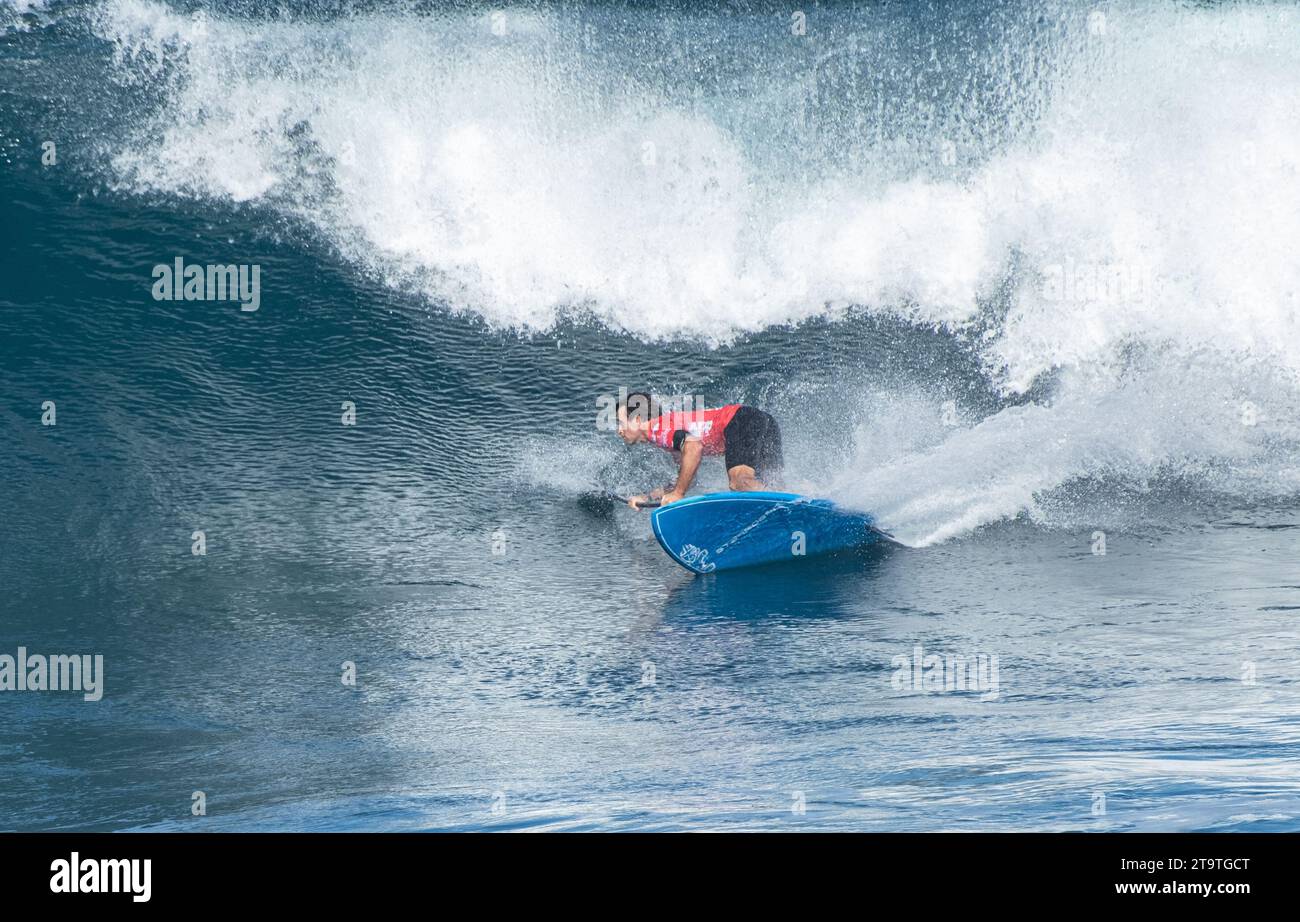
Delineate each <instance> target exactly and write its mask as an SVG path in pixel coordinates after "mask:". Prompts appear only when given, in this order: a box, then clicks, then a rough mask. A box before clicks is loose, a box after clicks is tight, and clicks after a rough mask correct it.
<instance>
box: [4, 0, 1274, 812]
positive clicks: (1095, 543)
mask: <svg viewBox="0 0 1300 922" xmlns="http://www.w3.org/2000/svg"><path fill="white" fill-rule="evenodd" d="M790 6H791V5H789V4H785V5H777V4H770V5H769V4H761V3H755V4H700V3H689V4H687V3H682V4H677V5H675V6H674V5H663V6H655V5H649V4H640V3H627V4H621V5H620V4H605V3H601V4H595V3H591V4H576V3H564V4H554V5H551V4H546V5H530V6H513V5H509V6H507V5H503V6H502V7H500V8H499V9H490V8H488V7H485V6H481V5H479V4H470V3H462V4H428V3H368V4H355V5H352V4H345V3H342V2H330V3H319V4H314V3H306V2H301V0H299V2H290V3H260V2H253V0H243V2H225V3H201V4H200V3H182V2H178V0H172V2H161V0H88V2H79V3H73V2H63V0H0V203H3V208H4V213H3V216H4V220H3V229H2V230H0V238H2V240H3V245H2V246H0V462H2V463H3V472H4V473H3V476H2V477H0V588H2V589H3V591H2V592H0V653H7V654H11V655H12V654H14V653H16V651H17V648H18V647H19V646H25V647H26V648H27V649H28V650H29V651H30V652H34V653H42V654H99V655H102V656H103V658H104V660H103V662H104V673H103V676H104V686H103V698H102V700H99V701H96V702H87V701H84V700H83V698H82V696H81V695H80V694H77V693H75V692H54V691H48V692H39V691H23V692H20V691H0V828H3V829H18V830H37V829H54V830H66V829H95V830H100V829H112V830H124V829H126V830H139V829H174V830H232V829H257V830H269V829H310V830H315V829H324V830H355V829H550V830H556V829H563V830H630V829H693V830H694V829H755V830H759V829H762V830H805V829H840V830H848V829H860V830H900V831H901V830H906V831H913V830H937V829H960V830H1061V829H1078V830H1099V831H1105V830H1282V829H1286V830H1295V829H1297V828H1300V769H1298V768H1297V765H1300V663H1298V662H1297V647H1298V646H1300V632H1298V631H1297V623H1298V620H1300V460H1297V459H1298V458H1300V455H1298V454H1297V452H1298V450H1300V321H1298V319H1297V308H1300V261H1298V260H1296V258H1295V245H1296V241H1297V240H1300V106H1297V99H1300V9H1298V8H1297V6H1296V5H1294V4H1283V3H1218V4H1203V3H1167V2H1115V3H1107V2H1100V3H1095V4H1077V3H1069V2H1032V3H1030V2H1027V3H1018V2H999V3H988V2H986V3H956V2H953V3H948V2H931V3H903V2H895V3H891V2H878V3H862V4H847V3H846V4H820V5H817V6H815V7H813V6H811V5H810V6H809V7H808V8H807V9H806V10H805V13H806V15H805V16H804V17H803V18H802V19H801V18H800V17H798V16H797V15H795V14H794V13H793V11H792V10H791V9H790ZM177 258H181V259H183V260H185V261H186V262H189V263H195V264H200V265H206V264H240V265H245V266H252V265H257V266H258V267H259V272H260V275H259V279H260V300H259V305H258V309H257V310H255V311H253V310H241V309H240V305H239V304H238V303H235V302H232V301H185V300H157V299H155V298H154V297H153V295H152V289H153V284H154V277H153V275H152V272H153V269H154V267H155V266H157V265H171V264H173V262H174V260H176V259H177ZM620 386H626V387H631V388H637V387H650V388H653V389H655V390H656V391H659V392H660V393H664V394H690V395H700V396H701V397H702V398H704V399H705V400H706V401H708V402H710V403H716V402H732V401H745V402H749V403H753V404H756V405H759V406H762V407H765V408H767V409H769V410H770V411H772V412H773V413H774V414H775V415H776V416H777V417H778V418H779V419H780V421H781V423H782V426H783V431H784V433H785V443H786V455H787V462H788V465H789V470H788V475H789V478H790V484H789V485H790V486H792V487H793V488H795V489H798V490H800V491H802V492H807V493H810V494H815V495H823V496H829V497H832V498H834V499H836V500H837V501H839V502H841V503H843V504H846V505H848V506H851V507H853V508H856V509H862V510H866V511H870V512H872V513H873V514H875V515H876V516H877V517H878V519H879V521H880V524H881V525H882V526H883V527H885V528H887V529H888V530H889V531H891V532H892V533H893V534H894V535H895V536H896V537H897V538H898V539H899V542H900V543H899V545H898V546H895V547H889V548H883V549H877V550H874V551H869V552H863V553H860V554H850V555H845V556H842V557H836V558H830V559H824V560H810V561H801V562H798V563H792V564H789V565H786V566H781V567H775V568H771V569H765V570H753V571H747V572H737V573H731V574H719V575H716V576H711V577H700V578H697V577H694V576H692V575H690V574H688V573H686V572H685V571H683V570H681V569H679V568H677V567H676V566H675V565H674V564H673V563H672V562H671V561H670V560H669V559H668V558H667V557H666V556H665V555H664V554H663V553H662V552H661V551H660V550H659V548H658V547H657V545H656V544H655V543H654V540H653V538H652V537H651V535H650V531H649V525H648V521H647V518H646V516H645V515H643V514H638V513H634V512H632V511H631V510H628V509H625V508H610V507H602V506H598V505H592V504H590V503H587V502H585V501H583V500H582V499H581V497H582V494H583V493H584V492H586V491H589V490H592V489H612V490H634V489H640V488H645V487H650V486H655V485H658V484H660V483H662V482H664V480H665V479H666V478H667V477H668V476H669V475H670V472H671V468H670V466H669V463H668V461H667V459H666V458H664V457H658V456H656V455H655V454H654V453H653V452H652V451H651V450H649V449H645V448H642V450H639V451H638V450H629V449H627V448H625V447H624V446H623V445H622V444H621V443H620V442H619V441H618V439H617V438H615V437H614V436H613V435H612V434H611V433H609V432H606V431H601V430H600V429H599V428H598V427H597V425H596V412H597V401H598V400H599V398H600V397H601V396H602V395H607V394H611V393H615V392H617V390H618V388H619V387H620ZM348 402H350V404H351V405H354V406H355V425H344V421H343V414H344V404H345V403H348ZM50 404H52V405H53V412H54V413H55V417H54V420H53V421H54V425H45V424H44V423H45V422H47V421H49V420H48V416H49V412H50V407H49V405H50ZM701 480H702V488H704V489H707V488H711V487H718V486H720V485H721V484H722V483H723V482H724V477H723V474H722V471H721V470H720V468H719V466H717V465H712V466H707V467H706V469H705V470H704V473H703V474H702V475H701ZM199 531H201V532H203V536H204V541H205V550H206V553H204V554H195V553H193V545H194V542H195V540H196V538H195V532H199ZM927 657H937V658H938V659H927ZM957 657H962V658H964V660H963V661H964V662H967V663H969V664H974V665H975V668H974V669H973V671H972V672H971V673H970V676H971V677H972V678H973V679H974V680H975V681H974V683H973V684H975V685H976V686H977V687H966V688H960V687H947V686H946V685H945V684H944V683H943V681H942V679H940V680H939V684H938V686H936V685H935V684H933V680H934V677H935V676H936V675H937V674H938V672H937V670H938V669H939V668H940V666H941V667H942V668H943V669H944V670H945V672H944V675H945V676H947V677H948V678H950V679H951V678H952V677H953V676H954V672H953V670H954V669H960V668H961V662H959V661H958V660H957V659H956V658H957ZM347 663H350V664H354V665H355V670H356V681H355V684H346V683H345V682H344V681H343V676H344V670H345V668H346V667H345V665H344V664H347ZM936 664H939V665H936ZM965 675H966V673H963V676H965ZM952 684H955V682H954V683H952ZM200 791H201V792H203V802H204V804H205V809H206V813H205V815H202V816H196V815H194V812H193V804H194V802H195V801H194V795H195V792H200Z"/></svg>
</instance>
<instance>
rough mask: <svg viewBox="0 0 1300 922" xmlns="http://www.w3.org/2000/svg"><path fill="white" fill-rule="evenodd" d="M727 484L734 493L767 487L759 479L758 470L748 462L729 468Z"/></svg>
mask: <svg viewBox="0 0 1300 922" xmlns="http://www.w3.org/2000/svg"><path fill="white" fill-rule="evenodd" d="M727 485H728V486H729V487H730V488H731V490H732V492H734V493H741V492H744V491H746V490H766V489H767V487H765V486H763V482H762V481H761V480H759V479H758V472H757V471H755V470H754V469H753V468H752V467H750V466H749V465H748V464H737V465H736V466H735V467H729V468H727Z"/></svg>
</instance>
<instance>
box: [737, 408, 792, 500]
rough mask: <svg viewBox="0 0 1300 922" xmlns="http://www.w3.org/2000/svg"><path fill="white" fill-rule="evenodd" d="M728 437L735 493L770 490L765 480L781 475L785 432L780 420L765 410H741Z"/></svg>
mask: <svg viewBox="0 0 1300 922" xmlns="http://www.w3.org/2000/svg"><path fill="white" fill-rule="evenodd" d="M724 438H725V439H726V445H727V449H726V451H727V455H726V464H727V481H728V482H729V484H730V486H731V489H732V491H733V492H741V491H747V490H766V489H768V486H767V484H766V483H764V481H766V480H768V479H769V478H770V477H771V476H779V475H780V472H781V430H780V429H779V428H777V425H776V420H775V419H773V418H772V417H771V416H769V415H768V414H767V413H764V412H763V411H762V410H756V409H754V408H753V407H741V408H740V409H739V410H737V411H736V415H735V416H734V417H732V419H731V422H730V423H728V424H727V428H726V430H725V431H724ZM760 478H761V479H760Z"/></svg>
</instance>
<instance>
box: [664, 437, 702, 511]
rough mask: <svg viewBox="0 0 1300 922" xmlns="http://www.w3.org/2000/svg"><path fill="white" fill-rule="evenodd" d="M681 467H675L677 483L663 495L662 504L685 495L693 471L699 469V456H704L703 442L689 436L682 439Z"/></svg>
mask: <svg viewBox="0 0 1300 922" xmlns="http://www.w3.org/2000/svg"><path fill="white" fill-rule="evenodd" d="M681 453H682V461H681V467H679V468H678V469H677V483H676V484H674V485H673V488H672V489H671V490H669V491H668V492H667V493H665V494H664V495H663V504H664V505H665V506H666V505H668V504H669V503H675V502H677V501H678V500H679V499H681V498H682V497H684V496H685V495H686V491H687V490H689V489H690V488H691V483H692V481H694V480H695V472H696V471H697V470H699V469H700V458H702V457H703V456H704V443H703V442H701V441H700V440H699V439H697V438H695V437H694V436H691V437H690V438H687V439H684V440H683V441H682V447H681Z"/></svg>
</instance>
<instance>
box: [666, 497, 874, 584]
mask: <svg viewBox="0 0 1300 922" xmlns="http://www.w3.org/2000/svg"><path fill="white" fill-rule="evenodd" d="M650 527H651V528H653V529H654V533H655V537H656V538H657V539H659V544H660V545H661V546H662V547H663V549H664V550H665V551H667V552H668V556H669V557H671V558H672V559H673V560H675V561H677V562H678V563H679V564H681V565H682V566H683V567H685V568H686V569H688V570H690V571H691V572H692V573H713V572H715V571H717V570H731V569H734V568H736V567H752V566H756V565H758V564H764V563H778V562H780V561H786V560H797V559H798V558H800V557H813V556H816V555H818V554H829V553H832V552H834V551H843V550H847V549H849V548H854V547H861V546H862V545H865V544H871V543H873V542H875V541H881V540H889V536H888V535H887V534H885V533H884V532H882V531H880V530H879V529H878V528H876V527H875V525H874V524H873V522H872V519H871V516H869V515H866V514H864V513H860V512H849V511H847V510H844V509H840V508H838V507H837V506H836V505H835V504H834V503H832V502H831V501H830V500H828V499H813V498H811V497H807V496H800V495H799V494H797V493H766V492H754V493H706V494H704V495H703V496H691V497H688V498H687V499H683V500H680V501H678V502H675V503H671V504H670V505H667V506H661V507H660V508H658V509H656V510H655V511H654V512H652V513H651V514H650Z"/></svg>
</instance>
